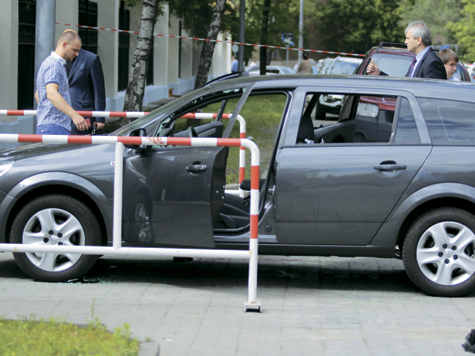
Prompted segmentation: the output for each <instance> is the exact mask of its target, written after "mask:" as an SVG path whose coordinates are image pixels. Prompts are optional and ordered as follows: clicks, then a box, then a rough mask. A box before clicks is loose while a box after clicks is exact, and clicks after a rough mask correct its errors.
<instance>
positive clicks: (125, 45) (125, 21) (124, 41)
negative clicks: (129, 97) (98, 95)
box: [118, 1, 130, 91]
mask: <svg viewBox="0 0 475 356" xmlns="http://www.w3.org/2000/svg"><path fill="white" fill-rule="evenodd" d="M129 26H130V11H129V10H126V9H125V4H124V2H123V1H121V2H120V9H119V29H120V30H126V31H128V30H129ZM129 36H130V35H129V34H128V33H123V32H120V33H119V88H118V90H119V91H122V90H125V89H127V85H128V83H129V48H130V40H129Z"/></svg>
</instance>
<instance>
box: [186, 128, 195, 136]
mask: <svg viewBox="0 0 475 356" xmlns="http://www.w3.org/2000/svg"><path fill="white" fill-rule="evenodd" d="M186 131H187V133H188V136H189V137H198V134H197V133H196V131H195V128H194V127H193V126H190V127H188V130H186Z"/></svg>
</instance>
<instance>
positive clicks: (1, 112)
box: [0, 110, 148, 118]
mask: <svg viewBox="0 0 475 356" xmlns="http://www.w3.org/2000/svg"><path fill="white" fill-rule="evenodd" d="M36 114H37V110H0V115H8V116H36ZM78 114H79V115H81V116H85V117H130V118H138V117H142V116H144V115H147V114H148V112H146V111H78Z"/></svg>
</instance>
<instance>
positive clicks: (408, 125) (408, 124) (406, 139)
mask: <svg viewBox="0 0 475 356" xmlns="http://www.w3.org/2000/svg"><path fill="white" fill-rule="evenodd" d="M420 142H421V139H420V137H419V132H418V131H417V126H416V121H415V120H414V114H413V113H412V109H411V106H410V105H409V101H408V100H407V99H406V98H402V99H401V106H400V108H399V115H398V120H397V127H396V131H395V135H394V143H397V144H404V143H408V144H413V143H420Z"/></svg>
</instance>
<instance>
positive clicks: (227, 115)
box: [223, 114, 231, 119]
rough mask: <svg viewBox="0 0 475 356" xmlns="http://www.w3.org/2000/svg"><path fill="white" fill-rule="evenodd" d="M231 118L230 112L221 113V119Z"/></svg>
mask: <svg viewBox="0 0 475 356" xmlns="http://www.w3.org/2000/svg"><path fill="white" fill-rule="evenodd" d="M230 118H231V114H223V119H230Z"/></svg>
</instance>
